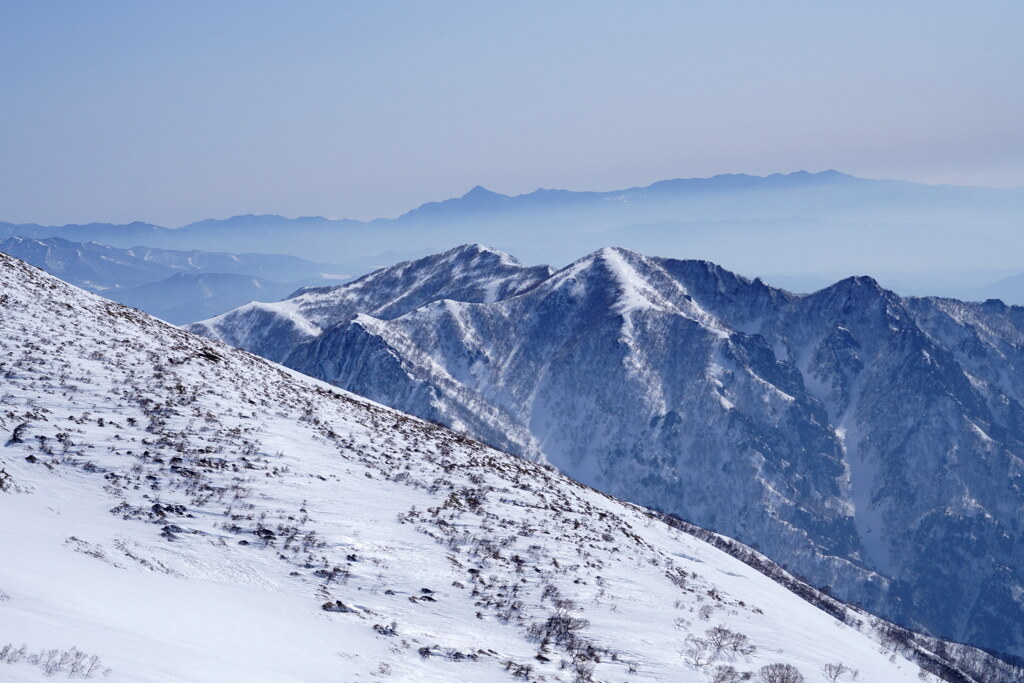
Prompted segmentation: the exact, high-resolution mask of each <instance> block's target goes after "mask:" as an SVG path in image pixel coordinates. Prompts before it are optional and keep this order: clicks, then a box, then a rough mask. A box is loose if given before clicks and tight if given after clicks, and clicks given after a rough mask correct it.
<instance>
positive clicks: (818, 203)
mask: <svg viewBox="0 0 1024 683" xmlns="http://www.w3.org/2000/svg"><path fill="white" fill-rule="evenodd" d="M1022 217H1024V189H1002V190H1000V189H990V188H972V187H956V186H931V185H921V184H916V183H910V182H904V181H889V180H867V179H862V178H855V177H853V176H849V175H846V174H843V173H839V172H836V171H825V172H822V173H807V172H803V171H800V172H796V173H790V174H787V175H781V174H774V175H769V176H764V177H760V176H749V175H720V176H715V177H713V178H695V179H679V180H666V181H662V182H658V183H654V184H652V185H649V186H647V187H637V188H628V189H623V190H615V191H610V192H573V191H566V190H547V189H541V190H536V191H534V192H530V193H527V194H522V195H518V196H506V195H502V194H499V193H496V192H492V191H489V190H487V189H485V188H482V187H476V188H473V189H472V190H470V191H469V192H467V193H466V194H465V195H463V196H461V197H457V198H453V199H449V200H446V201H441V202H430V203H427V204H424V205H422V206H420V207H418V208H416V209H414V210H412V211H409V212H407V213H406V214H404V215H402V216H399V217H397V218H393V219H377V220H374V221H369V222H360V221H354V220H331V219H327V218H322V217H303V218H295V219H289V218H284V217H281V216H272V215H270V216H267V215H264V216H235V217H232V218H227V219H222V220H221V219H217V220H204V221H199V222H197V223H193V224H191V225H188V226H184V227H181V228H176V229H165V228H157V227H156V226H149V225H145V224H132V225H131V226H97V225H92V226H63V227H59V228H43V227H40V226H18V225H10V224H0V235H4V234H7V235H14V234H24V235H31V236H35V237H40V236H49V235H55V236H61V237H66V238H68V239H75V240H78V241H89V240H96V241H100V242H103V243H105V244H111V245H114V246H118V247H129V246H134V245H136V244H146V245H148V246H153V247H162V248H170V249H201V250H204V251H230V252H235V251H239V245H241V244H244V245H245V250H246V251H259V252H266V253H282V254H283V253H286V254H292V255H295V256H300V257H303V258H307V259H312V260H316V261H323V260H328V261H333V262H340V263H347V262H350V261H355V260H357V259H364V258H367V257H373V256H374V255H377V254H381V253H383V252H387V251H392V250H395V249H400V250H401V251H403V252H411V253H415V252H422V251H423V250H427V251H429V252H437V251H442V250H444V249H448V248H450V247H451V246H452V245H455V244H461V243H466V242H476V241H484V242H488V243H491V244H494V245H497V246H499V247H500V248H502V249H504V250H505V251H508V252H511V253H514V254H516V255H517V256H518V257H519V258H521V259H522V260H524V261H525V262H530V263H556V264H564V263H568V262H569V261H571V260H572V259H574V258H576V257H577V256H578V255H579V254H580V253H581V252H583V251H586V250H592V249H596V248H599V247H600V246H602V245H605V244H609V243H612V244H619V245H622V246H625V247H628V248H631V249H634V250H639V251H643V252H647V253H658V254H661V255H664V256H676V257H685V258H701V259H709V260H714V261H716V262H718V263H722V264H725V265H726V266H728V267H731V268H733V269H736V270H740V271H743V272H762V271H765V272H788V273H793V274H800V273H806V272H809V271H810V272H822V271H829V270H839V271H843V272H851V271H855V272H869V271H870V272H874V271H878V270H893V271H896V270H906V271H912V270H915V269H923V268H928V269H931V270H942V269H947V270H953V269H961V268H962V269H970V268H989V269H999V268H1020V267H1021V265H1022V264H1021V263H1020V260H1019V256H1018V254H1020V253H1022V252H1024V233H1021V231H1020V230H1018V229H1017V228H1018V227H1019V225H1020V221H1021V219H1022ZM996 242H998V243H999V244H1000V245H1001V247H1002V248H1001V249H999V250H998V251H997V252H993V250H992V249H991V246H990V245H991V244H993V243H996ZM783 243H784V244H786V248H785V249H780V248H778V247H779V245H780V244H783Z"/></svg>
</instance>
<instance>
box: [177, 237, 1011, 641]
mask: <svg viewBox="0 0 1024 683" xmlns="http://www.w3.org/2000/svg"><path fill="white" fill-rule="evenodd" d="M189 329H191V330H193V331H195V332H198V333H200V334H204V335H206V336H208V337H210V338H213V339H217V340H221V341H224V342H227V343H229V344H232V345H234V346H238V347H241V348H244V349H247V350H251V351H253V352H256V353H259V354H263V355H265V356H267V357H269V358H272V359H274V360H278V361H280V362H283V363H284V364H286V365H288V366H290V367H292V368H294V369H296V370H299V371H301V372H304V373H306V374H309V375H312V376H314V377H318V378H320V379H323V380H326V381H328V382H331V383H332V384H335V385H336V386H339V387H342V388H345V389H348V390H351V391H354V392H356V393H359V394H361V395H364V396H366V397H368V398H371V399H373V400H375V401H379V402H381V403H384V404H386V405H390V406H393V407H395V408H398V409H399V410H402V411H405V412H409V413H412V414H414V415H418V416H421V417H423V418H427V419H430V420H434V421H437V422H440V423H443V424H445V425H448V426H450V427H452V428H454V429H457V430H460V431H463V432H465V433H467V434H469V435H472V436H473V437H475V438H478V439H480V440H482V441H484V442H486V443H489V444H492V445H494V446H496V447H498V448H501V449H503V450H507V451H510V452H513V453H518V454H521V455H523V456H526V457H529V458H537V459H544V460H546V461H548V462H551V463H552V464H554V465H556V466H557V467H558V468H559V469H560V470H562V471H563V472H565V473H567V474H569V475H570V476H572V477H574V478H576V479H579V480H580V481H582V482H584V483H586V484H589V485H592V486H595V487H597V488H599V489H601V490H604V491H606V492H608V493H611V494H613V495H616V496H619V497H622V498H625V499H627V500H631V501H633V502H637V503H640V504H642V505H646V506H650V507H654V508H657V509H661V510H664V511H666V512H671V513H674V514H677V515H680V516H682V517H684V518H686V519H689V520H692V521H694V522H696V523H697V524H700V525H703V526H707V527H709V528H712V529H714V530H716V531H719V532H721V533H724V534H727V535H730V536H733V537H736V538H738V539H740V540H742V541H744V542H746V543H750V544H755V545H756V546H757V547H759V548H760V549H761V550H763V551H764V552H765V553H767V554H768V555H769V556H770V557H772V558H774V559H775V560H776V561H779V562H782V563H784V564H786V565H787V566H789V567H791V568H792V569H793V570H795V571H797V572H798V573H800V574H802V575H804V576H806V577H808V578H809V579H810V580H811V581H812V582H813V583H815V584H817V585H821V586H826V585H827V586H829V587H830V589H831V590H832V591H834V592H835V593H836V594H837V595H839V596H841V597H842V598H843V599H844V600H848V601H855V602H859V603H862V604H864V605H865V606H867V607H869V608H870V609H871V610H873V611H877V612H878V613H881V614H884V615H885V616H887V617H888V618H891V619H894V620H897V621H900V622H902V623H905V624H908V625H912V626H915V627H917V628H923V629H927V630H929V631H930V632H933V633H936V634H941V635H943V636H946V637H951V638H954V639H957V640H963V641H967V642H971V643H974V644H977V645H980V646H983V647H987V648H991V649H994V650H999V651H1003V652H1010V653H1015V654H1018V655H1020V654H1024V600H1022V598H1021V596H1022V595H1024V542H1022V541H1024V459H1022V458H1024V308H1018V307H1011V306H1006V305H1004V304H1002V303H1000V302H998V301H990V302H986V303H978V304H975V303H964V302H961V301H957V300H952V299H941V298H927V297H926V298H913V297H901V296H898V295H896V294H894V293H893V292H891V291H888V290H886V289H884V288H883V287H881V286H879V284H878V283H877V282H876V281H874V280H872V279H871V278H867V277H851V278H847V279H845V280H842V281H840V282H837V283H835V284H834V285H832V286H830V287H827V288H825V289H822V290H820V291H818V292H815V293H813V294H809V295H795V294H792V293H789V292H786V291H784V290H780V289H775V288H772V287H770V286H768V285H766V284H765V283H763V282H761V281H759V280H748V279H746V278H743V277H741V276H738V275H736V274H734V273H732V272H730V271H728V270H725V269H723V268H721V267H719V266H716V265H714V264H712V263H709V262H706V261H692V260H691V261H680V260H672V259H663V258H652V257H647V256H643V255H640V254H638V253H635V252H631V251H628V250H624V249H602V250H599V251H596V252H594V253H592V254H590V255H588V256H586V257H584V258H582V259H580V260H578V261H575V262H573V263H572V264H570V265H569V266H567V267H565V268H562V269H560V270H556V269H548V268H536V267H532V268H527V267H525V266H522V265H519V264H518V263H517V262H516V261H515V260H514V259H512V258H511V257H509V256H508V255H506V254H503V253H501V252H497V251H495V250H492V249H488V248H484V247H480V246H478V245H468V246H464V247H460V248H457V249H454V250H451V251H449V252H446V253H443V254H439V255H436V256H432V257H429V258H425V259H420V260H417V261H413V262H408V263H402V264H399V265H397V266H394V267H392V268H388V269H383V270H380V271H377V272H375V273H372V274H370V275H367V276H365V277H364V278H361V279H359V280H356V281H354V282H352V283H349V284H346V285H341V286H339V287H335V288H318V289H312V290H308V291H300V292H297V293H296V295H295V296H293V297H291V298H289V299H287V300H285V301H282V302H279V303H275V304H249V305H247V306H244V307H241V308H239V309H237V310H235V311H232V312H229V313H226V314H224V315H221V316H219V317H217V318H214V319H211V320H208V321H206V322H203V323H198V324H194V325H191V326H190V327H189Z"/></svg>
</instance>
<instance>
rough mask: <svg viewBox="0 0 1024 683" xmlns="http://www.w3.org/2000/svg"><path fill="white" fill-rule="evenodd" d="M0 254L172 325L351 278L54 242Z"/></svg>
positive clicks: (234, 259) (18, 245)
mask: <svg viewBox="0 0 1024 683" xmlns="http://www.w3.org/2000/svg"><path fill="white" fill-rule="evenodd" d="M0 251H2V252H4V253H7V254H10V255H11V256H15V257H17V258H20V259H23V260H24V261H26V262H28V263H31V264H32V265H34V266H36V267H39V268H42V269H43V270H46V271H47V272H49V273H51V274H53V275H56V276H57V277H59V278H61V279H62V280H64V281H66V282H70V283H71V284H74V285H76V286H79V287H82V288H84V289H88V290H90V291H93V292H98V293H101V294H103V295H104V296H106V297H108V298H111V299H113V300H115V301H119V302H121V303H125V304H128V305H129V306H134V307H136V308H139V309H141V310H143V311H146V312H147V313H150V314H152V315H155V316H157V317H159V318H162V319H164V320H167V321H168V322H172V323H175V324H182V323H187V322H191V321H193V320H200V319H203V318H209V317H210V316H213V315H217V314H218V313H223V312H224V311H227V310H229V309H232V308H235V307H237V306H240V305H242V304H244V303H246V302H248V301H252V300H261V301H276V300H277V299H280V298H283V297H285V296H286V295H288V294H289V293H290V292H293V291H295V290H296V289H297V288H299V287H300V286H309V285H322V284H324V283H327V282H331V281H343V280H344V279H347V276H348V275H349V274H351V273H354V272H358V271H355V270H352V269H351V267H350V266H347V265H338V264H327V263H314V262H312V261H306V260H304V259H300V258H297V257H295V256H287V255H281V254H231V253H225V252H203V251H198V250H191V251H176V250H168V249H156V248H153V247H139V246H136V247H131V248H129V249H119V248H115V247H111V246H109V245H105V244H99V243H97V242H88V243H81V242H72V241H69V240H66V239H63V238H60V237H49V238H33V237H24V236H17V237H10V238H8V239H5V240H3V241H2V242H0Z"/></svg>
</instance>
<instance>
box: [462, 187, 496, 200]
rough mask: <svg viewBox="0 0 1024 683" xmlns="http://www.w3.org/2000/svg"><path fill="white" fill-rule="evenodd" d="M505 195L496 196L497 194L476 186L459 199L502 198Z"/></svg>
mask: <svg viewBox="0 0 1024 683" xmlns="http://www.w3.org/2000/svg"><path fill="white" fill-rule="evenodd" d="M504 196H505V195H501V194H498V193H497V192H491V191H490V190H488V189H487V188H486V187H484V186H483V185H476V186H475V187H473V189H471V190H470V191H469V192H467V193H466V194H464V195H462V197H461V199H476V198H480V197H504Z"/></svg>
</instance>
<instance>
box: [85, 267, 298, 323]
mask: <svg viewBox="0 0 1024 683" xmlns="http://www.w3.org/2000/svg"><path fill="white" fill-rule="evenodd" d="M292 289H293V287H292V286H291V285H283V284H279V283H277V282H271V281H270V280H267V279H265V278H261V277H254V276H252V275H237V274H235V273H175V274H174V275H172V276H170V277H169V278H167V279H165V280H158V281H156V282H149V283H147V284H144V285H140V286H138V287H133V288H131V289H121V290H113V291H107V292H104V294H106V295H107V296H108V297H109V298H111V299H113V300H114V301H118V302H120V303H122V304H125V305H127V306H132V307H134V308H138V309H139V310H142V311H145V312H147V313H149V314H150V315H153V316H155V317H157V318H160V319H161V320H166V321H167V322H169V323H174V324H175V325H183V324H185V323H189V322H192V321H193V320H201V319H203V318H209V317H210V316H214V315H218V314H220V313H223V312H225V311H228V310H231V309H233V308H235V307H237V306H241V305H242V304H245V303H248V302H250V301H277V300H278V299H283V298H284V297H286V296H287V295H288V294H289V293H290V292H291V291H292Z"/></svg>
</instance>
